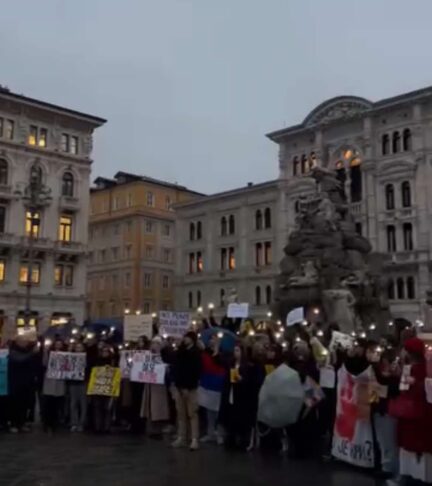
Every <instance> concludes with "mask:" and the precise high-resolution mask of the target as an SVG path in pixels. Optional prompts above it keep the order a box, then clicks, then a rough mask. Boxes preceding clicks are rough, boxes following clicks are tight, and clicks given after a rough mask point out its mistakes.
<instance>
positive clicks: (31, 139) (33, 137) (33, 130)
mask: <svg viewBox="0 0 432 486" xmlns="http://www.w3.org/2000/svg"><path fill="white" fill-rule="evenodd" d="M27 142H28V144H29V145H36V144H37V127H36V126H35V125H30V130H29V135H28V140H27Z"/></svg>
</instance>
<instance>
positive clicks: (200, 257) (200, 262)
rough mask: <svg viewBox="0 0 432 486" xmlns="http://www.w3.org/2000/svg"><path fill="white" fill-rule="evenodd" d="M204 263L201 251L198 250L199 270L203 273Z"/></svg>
mask: <svg viewBox="0 0 432 486" xmlns="http://www.w3.org/2000/svg"><path fill="white" fill-rule="evenodd" d="M203 268H204V264H203V257H202V253H201V252H200V251H198V252H197V272H198V273H201V272H202V271H203Z"/></svg>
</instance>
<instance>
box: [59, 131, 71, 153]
mask: <svg viewBox="0 0 432 486" xmlns="http://www.w3.org/2000/svg"><path fill="white" fill-rule="evenodd" d="M60 148H61V151H62V152H69V135H68V134H67V133H62V136H61V144H60Z"/></svg>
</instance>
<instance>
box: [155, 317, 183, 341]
mask: <svg viewBox="0 0 432 486" xmlns="http://www.w3.org/2000/svg"><path fill="white" fill-rule="evenodd" d="M189 320H190V315H189V312H172V311H160V312H159V324H160V329H159V334H161V335H162V336H163V335H164V334H166V335H168V336H172V337H176V338H182V337H183V336H184V335H185V334H186V332H187V330H188V328H189V322H190V321H189Z"/></svg>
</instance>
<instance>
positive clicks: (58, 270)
mask: <svg viewBox="0 0 432 486" xmlns="http://www.w3.org/2000/svg"><path fill="white" fill-rule="evenodd" d="M73 272H74V268H73V265H63V264H57V265H56V266H55V268H54V281H55V284H56V285H57V286H65V287H72V285H73Z"/></svg>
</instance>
